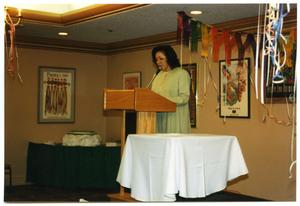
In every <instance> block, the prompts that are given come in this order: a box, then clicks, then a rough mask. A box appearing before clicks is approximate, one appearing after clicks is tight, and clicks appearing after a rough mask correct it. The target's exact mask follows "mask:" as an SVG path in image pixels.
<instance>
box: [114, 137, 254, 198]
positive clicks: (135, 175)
mask: <svg viewBox="0 0 300 206" xmlns="http://www.w3.org/2000/svg"><path fill="white" fill-rule="evenodd" d="M247 173H248V169H247V166H246V164H245V161H244V158H243V155H242V152H241V149H240V146H239V143H238V140H237V138H236V137H234V136H223V135H222V136H221V135H198V134H188V135H186V134H185V135H182V134H139V135H138V134H136V135H128V137H127V140H126V144H125V148H124V153H123V156H122V160H121V164H120V168H119V172H118V176H117V181H118V182H119V183H120V184H121V185H122V186H123V187H127V188H131V197H132V198H135V199H136V200H139V201H175V200H176V198H175V194H176V193H178V192H179V196H181V197H185V198H196V197H205V196H207V195H209V194H211V193H214V192H217V191H220V190H223V189H224V188H225V187H226V185H227V181H229V180H232V179H234V178H236V177H238V176H240V175H244V174H247Z"/></svg>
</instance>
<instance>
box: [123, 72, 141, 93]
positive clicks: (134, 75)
mask: <svg viewBox="0 0 300 206" xmlns="http://www.w3.org/2000/svg"><path fill="white" fill-rule="evenodd" d="M139 87H141V72H129V73H123V89H134V88H139Z"/></svg>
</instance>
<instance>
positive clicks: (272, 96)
mask: <svg viewBox="0 0 300 206" xmlns="http://www.w3.org/2000/svg"><path fill="white" fill-rule="evenodd" d="M281 55H282V56H283V54H281ZM268 58H269V57H268V56H266V57H265V62H266V63H265V67H264V68H265V69H264V82H265V87H264V98H265V103H271V102H272V103H285V102H286V98H287V100H288V102H289V103H292V102H294V101H295V100H296V87H295V86H296V84H295V74H296V70H295V62H296V48H294V50H293V53H292V60H290V63H289V64H287V63H286V64H284V65H283V66H282V67H281V69H280V72H281V75H282V82H280V83H278V82H277V83H276V81H275V80H274V79H276V76H275V75H274V74H275V73H276V66H275V65H272V64H271V63H269V64H268ZM286 61H288V59H287V60H286ZM269 62H271V61H269Z"/></svg>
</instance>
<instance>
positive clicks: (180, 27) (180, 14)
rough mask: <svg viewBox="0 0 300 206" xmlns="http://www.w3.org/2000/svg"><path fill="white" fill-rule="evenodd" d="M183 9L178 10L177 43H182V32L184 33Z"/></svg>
mask: <svg viewBox="0 0 300 206" xmlns="http://www.w3.org/2000/svg"><path fill="white" fill-rule="evenodd" d="M183 15H184V12H183V11H179V12H177V43H178V44H181V39H182V33H183Z"/></svg>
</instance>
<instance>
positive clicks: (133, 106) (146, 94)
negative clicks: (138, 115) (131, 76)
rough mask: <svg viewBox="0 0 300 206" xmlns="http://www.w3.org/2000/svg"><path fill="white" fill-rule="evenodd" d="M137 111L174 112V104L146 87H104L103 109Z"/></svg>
mask: <svg viewBox="0 0 300 206" xmlns="http://www.w3.org/2000/svg"><path fill="white" fill-rule="evenodd" d="M109 109H116V110H135V111H138V112H175V111H176V104H175V103H174V102H171V101H170V100H168V99H166V98H165V97H163V96H161V95H159V94H156V93H155V92H153V91H151V90H150V89H147V88H135V89H129V90H113V89H104V110H109Z"/></svg>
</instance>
